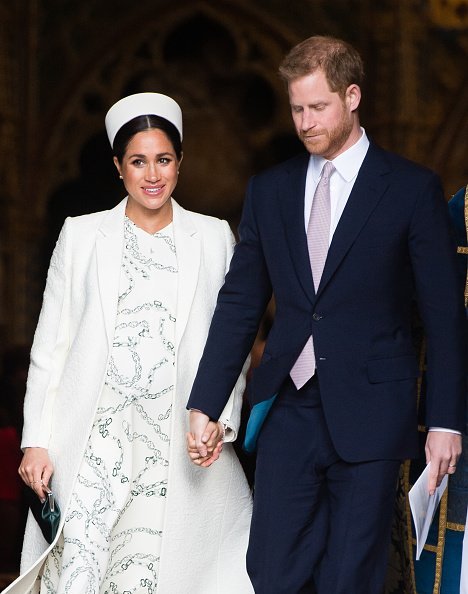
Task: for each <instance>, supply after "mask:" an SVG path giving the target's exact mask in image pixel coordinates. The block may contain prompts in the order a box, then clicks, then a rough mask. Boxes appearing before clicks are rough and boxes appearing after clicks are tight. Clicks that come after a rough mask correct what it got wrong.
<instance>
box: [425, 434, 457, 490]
mask: <svg viewBox="0 0 468 594" xmlns="http://www.w3.org/2000/svg"><path fill="white" fill-rule="evenodd" d="M461 451H462V438H461V435H458V434H456V433H447V432H445V431H429V433H428V434H427V439H426V464H428V463H429V462H430V463H431V467H430V469H429V484H428V490H429V493H430V494H431V495H433V493H434V491H435V488H436V487H438V486H439V485H440V483H441V481H442V479H443V478H444V476H445V475H446V474H453V473H454V472H455V470H456V469H457V462H458V458H459V457H460V455H461Z"/></svg>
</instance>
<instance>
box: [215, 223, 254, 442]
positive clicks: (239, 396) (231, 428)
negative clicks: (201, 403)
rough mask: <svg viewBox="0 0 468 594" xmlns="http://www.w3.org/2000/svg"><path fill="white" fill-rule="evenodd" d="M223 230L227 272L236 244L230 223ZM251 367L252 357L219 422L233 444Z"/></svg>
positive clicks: (247, 362)
mask: <svg viewBox="0 0 468 594" xmlns="http://www.w3.org/2000/svg"><path fill="white" fill-rule="evenodd" d="M223 229H224V235H225V241H226V272H227V271H228V269H229V264H230V262H231V258H232V254H233V251H234V246H235V243H236V240H235V237H234V234H233V233H232V231H231V229H230V227H229V225H228V223H227V222H226V221H223ZM249 365H250V355H249V356H248V357H247V359H246V361H245V363H244V367H243V368H242V372H241V374H240V376H239V379H238V380H237V382H236V385H235V386H234V390H233V391H232V392H231V396H230V397H229V400H228V401H227V403H226V406H225V407H224V409H223V411H222V413H221V415H220V417H219V420H220V421H221V422H222V423H224V425H225V426H226V434H225V436H224V441H225V442H232V441H235V440H236V439H237V434H238V432H239V426H240V418H241V410H242V400H243V397H244V391H245V385H246V376H247V371H248V369H249Z"/></svg>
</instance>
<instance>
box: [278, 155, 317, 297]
mask: <svg viewBox="0 0 468 594" xmlns="http://www.w3.org/2000/svg"><path fill="white" fill-rule="evenodd" d="M308 163H309V155H308V153H305V154H304V155H300V156H299V157H298V158H297V159H295V160H293V161H291V162H290V163H289V167H288V170H287V172H286V175H285V176H284V179H283V186H282V187H280V188H279V192H280V197H281V198H280V205H281V211H282V217H283V224H284V228H285V231H286V237H287V239H288V246H289V251H290V254H291V259H292V262H293V264H294V268H295V271H296V275H297V278H298V279H299V282H300V283H301V285H302V288H303V289H304V292H305V294H306V295H307V297H308V299H310V301H314V298H315V289H314V283H313V280H312V269H311V267H310V259H309V250H308V247H307V235H306V231H305V225H304V193H305V182H306V174H307V166H308Z"/></svg>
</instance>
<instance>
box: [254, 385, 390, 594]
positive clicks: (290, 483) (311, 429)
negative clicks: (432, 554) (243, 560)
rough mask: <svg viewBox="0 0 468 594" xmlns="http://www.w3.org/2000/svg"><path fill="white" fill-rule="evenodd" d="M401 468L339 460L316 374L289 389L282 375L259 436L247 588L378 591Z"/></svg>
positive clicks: (262, 591)
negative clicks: (325, 414)
mask: <svg viewBox="0 0 468 594" xmlns="http://www.w3.org/2000/svg"><path fill="white" fill-rule="evenodd" d="M349 422H350V423H352V422H353V420H352V419H350V420H349ZM399 466H400V461H398V460H382V461H373V462H364V463H359V464H349V463H346V462H344V461H343V460H341V459H340V457H339V456H338V454H337V453H336V451H335V449H334V447H333V444H332V442H331V439H330V435H329V432H328V428H327V425H326V422H325V418H324V415H323V411H322V407H321V399H320V390H319V385H318V380H317V379H316V378H315V377H313V378H312V379H311V380H310V381H309V382H307V384H306V385H305V386H304V387H303V388H301V389H300V390H296V388H295V386H294V384H293V383H292V381H291V380H289V379H288V380H287V381H286V382H285V384H284V386H283V388H282V390H281V392H280V394H279V396H278V398H277V400H276V402H275V405H274V407H273V408H272V410H271V411H270V414H269V416H268V418H267V419H266V421H265V424H264V426H263V428H262V432H261V434H260V436H259V440H258V451H257V466H256V474H255V491H254V510H253V517H252V527H251V532H250V541H249V548H248V553H247V570H248V573H249V576H250V579H251V580H252V583H253V585H254V589H255V593H256V594H380V593H381V592H382V589H383V584H384V581H385V573H386V566H387V558H388V547H389V541H390V531H391V521H392V515H393V506H394V500H395V492H396V485H397V477H398V470H399Z"/></svg>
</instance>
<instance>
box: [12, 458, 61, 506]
mask: <svg viewBox="0 0 468 594" xmlns="http://www.w3.org/2000/svg"><path fill="white" fill-rule="evenodd" d="M53 472H54V467H53V466H52V462H51V461H50V458H49V454H48V453H47V450H46V449H44V448H25V452H24V456H23V459H22V460H21V464H20V467H19V468H18V473H19V475H20V477H21V478H22V479H23V481H24V483H25V484H26V485H27V486H28V487H30V488H31V489H32V490H33V491H34V492H35V493H36V494H37V496H38V497H39V499H40V500H41V501H43V500H44V499H45V497H46V494H47V489H48V485H49V481H50V477H51V476H52V473H53Z"/></svg>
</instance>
